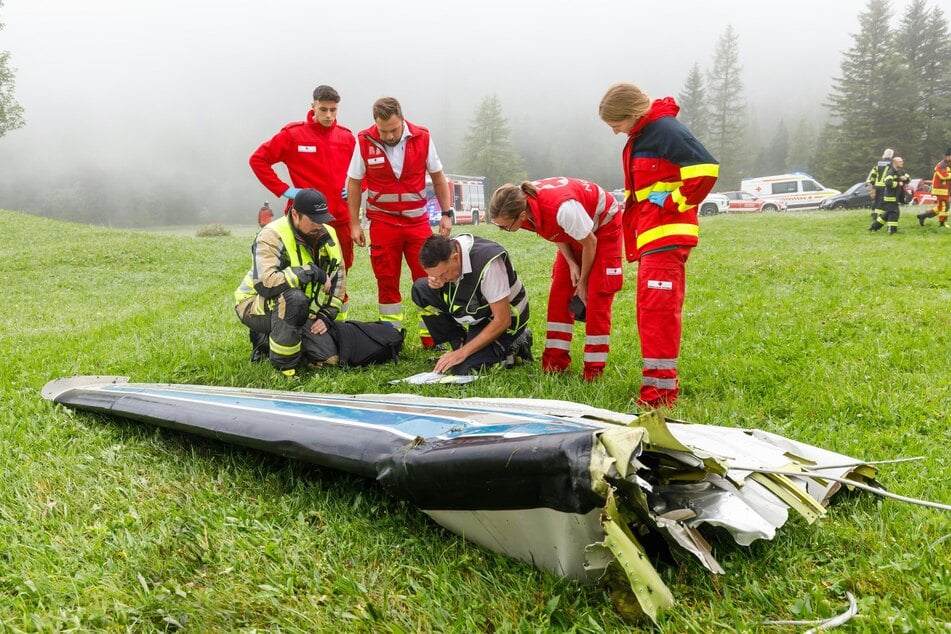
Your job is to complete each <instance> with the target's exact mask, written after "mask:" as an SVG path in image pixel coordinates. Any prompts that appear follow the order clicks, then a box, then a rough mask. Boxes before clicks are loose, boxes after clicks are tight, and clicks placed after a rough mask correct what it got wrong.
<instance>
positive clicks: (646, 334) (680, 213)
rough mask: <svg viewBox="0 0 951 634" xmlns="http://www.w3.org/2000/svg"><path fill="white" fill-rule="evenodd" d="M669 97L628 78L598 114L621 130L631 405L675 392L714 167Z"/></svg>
mask: <svg viewBox="0 0 951 634" xmlns="http://www.w3.org/2000/svg"><path fill="white" fill-rule="evenodd" d="M679 111H680V107H679V106H678V105H677V103H676V102H675V101H674V99H673V97H665V98H663V99H657V100H654V101H653V102H652V101H651V100H650V98H648V96H647V95H646V94H644V92H643V91H641V89H640V88H638V87H637V86H636V85H634V84H630V83H618V84H614V85H613V86H611V87H610V88H608V91H607V92H606V93H605V94H604V97H602V98H601V105H600V108H599V114H600V116H601V119H602V120H603V121H604V122H605V123H606V124H608V126H610V127H611V129H612V130H613V131H614V133H615V134H622V133H623V134H626V135H627V143H626V144H625V145H624V150H623V152H622V160H623V168H624V188H625V190H626V191H625V200H624V212H623V220H622V223H623V228H624V248H625V253H626V255H627V259H628V261H630V262H633V261H635V260H636V261H638V267H637V332H638V335H639V337H640V340H641V356H642V359H643V361H642V363H643V367H642V379H641V390H640V395H639V397H638V404H639V405H640V406H642V407H651V408H653V407H661V406H664V407H672V406H673V405H674V403H675V402H676V401H677V394H678V390H679V383H678V376H677V362H678V358H679V357H680V336H681V327H682V316H683V304H684V293H685V290H686V264H687V258H688V257H689V255H690V249H692V248H693V247H694V246H696V245H697V241H698V236H699V226H698V224H697V205H698V204H699V203H700V202H701V201H702V200H703V199H704V197H705V196H706V195H707V194H708V193H710V190H711V189H713V186H714V184H715V183H716V181H717V175H718V174H719V170H720V166H719V164H718V163H717V161H716V159H714V158H713V156H711V155H710V153H709V152H708V151H707V150H706V148H704V147H703V145H702V144H701V143H700V142H699V141H698V140H697V139H696V138H694V136H693V135H692V134H690V131H689V130H687V128H686V127H685V126H684V125H683V124H682V123H680V122H679V121H677V119H676V116H677V113H678V112H679Z"/></svg>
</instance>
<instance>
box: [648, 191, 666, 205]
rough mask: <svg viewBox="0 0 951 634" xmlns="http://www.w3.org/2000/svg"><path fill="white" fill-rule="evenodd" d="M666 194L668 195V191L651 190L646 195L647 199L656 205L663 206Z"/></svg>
mask: <svg viewBox="0 0 951 634" xmlns="http://www.w3.org/2000/svg"><path fill="white" fill-rule="evenodd" d="M668 196H670V192H651V193H650V194H648V195H647V200H649V201H651V202H652V203H654V204H655V205H657V206H658V207H663V206H664V201H665V200H667V197H668Z"/></svg>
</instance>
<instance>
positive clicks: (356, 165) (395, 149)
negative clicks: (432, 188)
mask: <svg viewBox="0 0 951 634" xmlns="http://www.w3.org/2000/svg"><path fill="white" fill-rule="evenodd" d="M411 136H412V135H411V134H410V133H409V126H408V125H406V120H405V119H404V120H403V136H402V137H400V140H399V143H397V144H396V145H387V144H386V143H382V144H380V147H381V148H382V149H383V151H384V152H385V153H386V160H387V161H389V162H390V165H391V166H392V167H393V176H395V177H396V178H399V177H400V176H401V175H402V174H403V159H404V158H405V157H406V139H408V138H409V137H411ZM370 143H374V141H372V140H371V141H370ZM426 171H427V172H429V173H430V174H435V173H436V172H441V171H442V161H440V160H439V155H438V154H436V146H435V145H434V144H433V137H432V135H430V136H429V150H428V151H427V153H426ZM366 175H367V164H366V161H364V160H363V155H362V154H360V141H359V140H357V144H356V145H355V146H354V147H353V155H352V156H351V157H350V167H349V168H348V169H347V176H348V177H350V178H352V179H354V180H363V179H364V178H365V177H366Z"/></svg>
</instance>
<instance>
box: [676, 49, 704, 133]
mask: <svg viewBox="0 0 951 634" xmlns="http://www.w3.org/2000/svg"><path fill="white" fill-rule="evenodd" d="M677 103H679V104H680V114H679V115H678V118H679V119H680V122H681V123H683V124H684V125H685V126H687V129H689V130H690V131H691V132H692V133H693V135H694V136H695V137H697V138H698V139H699V140H700V142H701V143H703V142H704V141H706V140H707V137H708V136H709V134H710V113H709V112H708V111H707V95H706V91H705V90H704V88H703V74H702V73H701V72H700V66H699V65H698V64H696V63H694V65H693V66H692V67H691V68H690V72H689V73H688V74H687V81H686V82H685V83H684V89H683V90H682V91H681V92H680V94H678V95H677Z"/></svg>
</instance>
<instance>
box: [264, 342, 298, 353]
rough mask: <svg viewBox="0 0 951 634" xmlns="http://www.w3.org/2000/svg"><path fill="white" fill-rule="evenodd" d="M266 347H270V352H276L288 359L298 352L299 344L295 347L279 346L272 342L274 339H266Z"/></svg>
mask: <svg viewBox="0 0 951 634" xmlns="http://www.w3.org/2000/svg"><path fill="white" fill-rule="evenodd" d="M268 345H270V347H271V352H276V353H277V354H279V355H282V356H285V357H289V356H292V355H295V354H297V353H299V352H300V342H298V343H297V345H296V346H282V345H281V344H279V343H277V342H276V341H274V339H270V338H269V339H268Z"/></svg>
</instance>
